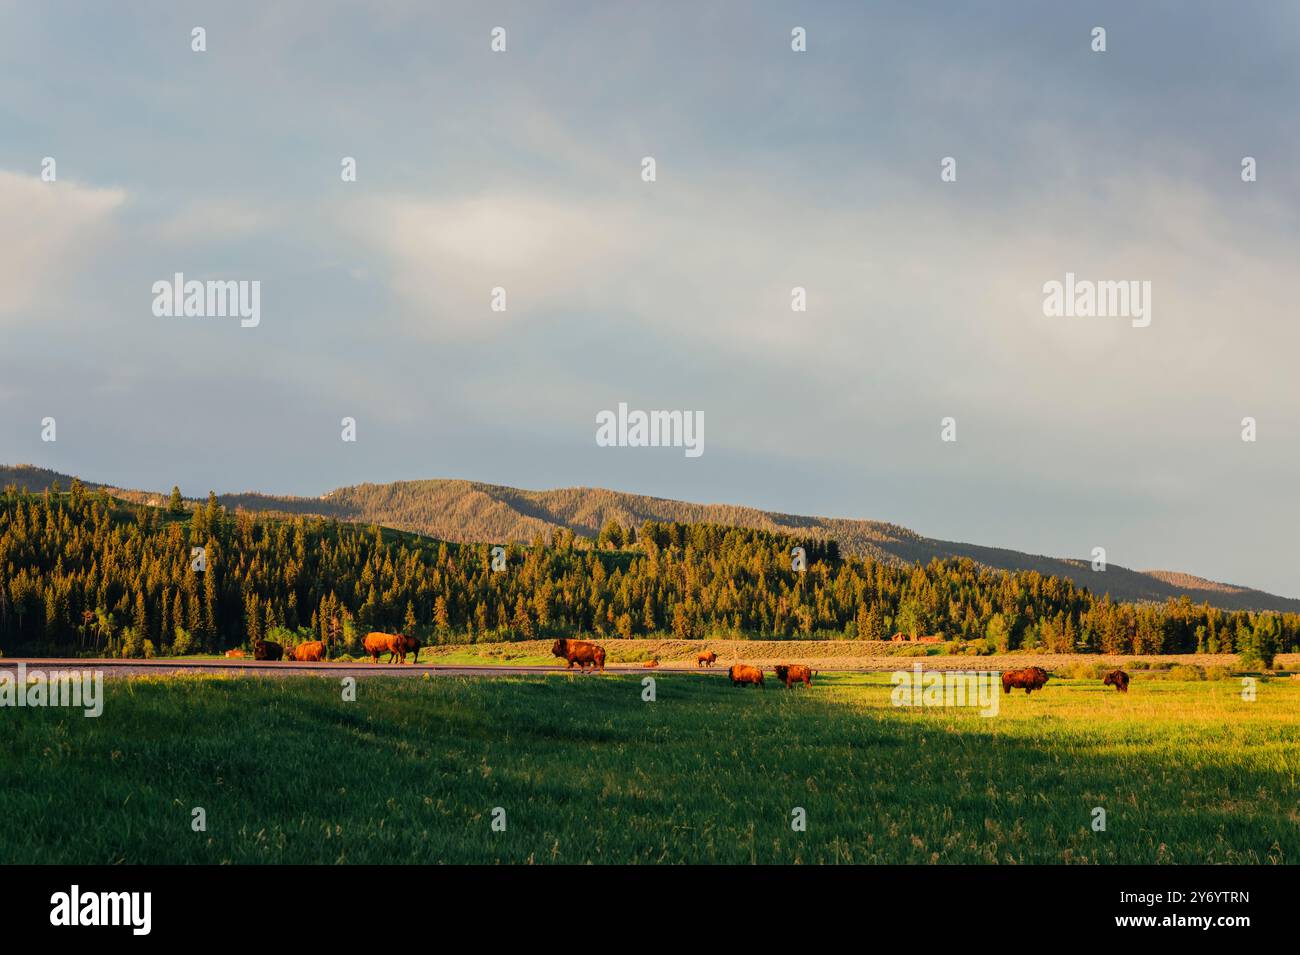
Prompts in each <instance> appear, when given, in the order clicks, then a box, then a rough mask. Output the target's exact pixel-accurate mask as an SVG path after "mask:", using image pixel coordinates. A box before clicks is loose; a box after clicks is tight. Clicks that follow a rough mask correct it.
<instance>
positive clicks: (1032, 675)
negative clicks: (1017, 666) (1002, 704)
mask: <svg viewBox="0 0 1300 955" xmlns="http://www.w3.org/2000/svg"><path fill="white" fill-rule="evenodd" d="M1047 676H1048V673H1047V671H1046V670H1044V669H1043V668H1042V667H1026V668H1025V669H1023V670H1005V671H1003V673H1002V689H1003V691H1004V692H1006V693H1010V692H1011V690H1012V688H1013V687H1019V688H1021V689H1023V690H1024V691H1025V696H1028V695H1029V694H1030V693H1032V692H1033V691H1034V690H1041V689H1042V688H1043V686H1044V685H1046V683H1047Z"/></svg>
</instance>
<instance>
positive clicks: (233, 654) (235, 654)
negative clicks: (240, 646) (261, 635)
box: [226, 650, 248, 659]
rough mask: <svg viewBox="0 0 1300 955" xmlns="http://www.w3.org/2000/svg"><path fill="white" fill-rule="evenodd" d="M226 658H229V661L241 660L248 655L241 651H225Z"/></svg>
mask: <svg viewBox="0 0 1300 955" xmlns="http://www.w3.org/2000/svg"><path fill="white" fill-rule="evenodd" d="M226 656H228V657H230V658H231V659H242V658H244V657H246V656H248V654H247V653H245V652H244V651H243V650H227V651H226Z"/></svg>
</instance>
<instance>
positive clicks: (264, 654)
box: [253, 640, 284, 660]
mask: <svg viewBox="0 0 1300 955" xmlns="http://www.w3.org/2000/svg"><path fill="white" fill-rule="evenodd" d="M282 656H284V647H282V646H280V644H278V643H273V642H271V641H270V640H258V641H257V642H256V643H255V644H253V659H254V660H278V659H280V658H281V657H282Z"/></svg>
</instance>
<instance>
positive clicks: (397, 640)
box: [388, 633, 420, 663]
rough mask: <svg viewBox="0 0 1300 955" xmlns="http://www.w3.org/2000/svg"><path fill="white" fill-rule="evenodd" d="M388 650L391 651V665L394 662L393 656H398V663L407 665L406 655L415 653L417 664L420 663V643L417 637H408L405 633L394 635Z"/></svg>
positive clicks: (389, 656) (389, 658) (389, 659)
mask: <svg viewBox="0 0 1300 955" xmlns="http://www.w3.org/2000/svg"><path fill="white" fill-rule="evenodd" d="M388 650H389V655H388V662H389V663H392V662H393V654H396V655H397V662H398V663H405V662H406V655H407V654H408V653H414V654H415V662H416V663H419V662H420V641H419V640H417V639H416V638H415V637H412V636H408V635H407V634H405V633H395V634H393V639H392V641H391V642H390V643H389V645H388Z"/></svg>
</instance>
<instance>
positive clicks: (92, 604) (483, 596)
mask: <svg viewBox="0 0 1300 955" xmlns="http://www.w3.org/2000/svg"><path fill="white" fill-rule="evenodd" d="M195 548H203V550H202V552H201V553H200V552H196V551H195ZM796 548H802V549H803V553H802V554H799V553H798V552H796ZM502 558H504V566H503V569H493V568H494V564H495V566H497V567H499V568H500V567H502ZM798 564H802V565H803V566H805V567H806V569H805V570H803V571H800V570H797V569H795V567H796V565H798ZM370 630H388V631H396V630H401V631H405V632H410V633H415V634H418V635H420V636H421V637H422V638H423V639H424V640H426V641H428V642H448V643H460V642H466V641H470V640H484V641H486V640H510V639H528V638H533V637H539V636H550V635H573V634H588V635H595V636H597V637H638V636H646V635H652V634H653V635H655V636H658V637H663V636H669V635H671V636H674V637H678V638H699V637H706V636H717V637H724V636H725V637H765V638H771V637H773V636H776V637H799V638H818V637H823V638H845V637H847V638H856V639H861V640H884V639H888V637H889V636H890V635H892V634H893V633H895V632H902V633H907V634H915V635H921V634H924V635H935V634H940V635H942V636H944V637H945V638H946V639H949V640H961V641H966V642H967V646H968V648H970V647H974V648H978V649H979V650H981V651H983V650H989V651H993V650H1000V651H1005V650H1014V649H1035V650H1042V651H1047V652H1075V651H1102V652H1107V653H1162V652H1165V653H1175V652H1177V653H1182V652H1193V651H1204V652H1211V653H1214V652H1239V651H1243V650H1250V649H1252V648H1256V649H1258V650H1261V651H1263V652H1266V653H1268V655H1269V656H1271V654H1272V653H1273V652H1285V651H1288V650H1291V649H1294V648H1297V646H1300V615H1297V614H1292V613H1286V614H1278V613H1273V612H1244V611H1238V612H1230V611H1223V610H1217V609H1213V608H1210V607H1209V606H1207V605H1200V606H1197V605H1193V604H1192V603H1191V601H1190V600H1189V599H1188V598H1186V597H1184V598H1182V599H1181V600H1170V601H1168V602H1166V603H1164V604H1154V603H1148V604H1127V603H1116V602H1113V601H1111V600H1110V599H1109V598H1098V597H1094V596H1093V595H1092V594H1091V593H1089V591H1088V590H1086V589H1084V588H1082V587H1079V586H1078V585H1076V584H1074V583H1072V582H1071V581H1069V580H1065V579H1062V578H1058V577H1044V576H1042V575H1041V574H1039V573H1037V572H1034V571H1017V572H1006V571H993V570H989V569H987V568H981V567H980V566H978V565H977V564H976V563H975V562H973V561H971V560H969V559H965V558H962V559H946V560H934V561H932V562H931V563H929V564H928V565H926V566H913V567H899V566H896V565H894V564H887V563H883V562H880V561H876V560H874V559H871V558H868V557H844V556H841V555H840V553H839V548H838V546H837V545H836V543H835V542H834V541H828V540H825V539H808V540H803V539H800V538H798V537H794V536H789V535H782V534H775V533H771V532H768V531H763V530H755V529H749V528H738V527H723V526H719V525H716V524H681V523H655V522H649V521H647V522H646V523H645V524H643V525H642V526H641V527H639V528H635V529H633V528H625V527H622V526H620V525H619V524H617V523H615V522H611V523H609V524H608V525H606V527H605V528H604V530H602V531H601V533H600V534H599V536H598V537H597V538H596V539H595V540H594V541H590V540H584V539H582V538H579V537H576V536H575V535H574V533H573V532H572V531H571V530H557V531H554V532H553V533H552V534H551V535H550V539H549V540H546V541H543V540H542V539H541V538H540V537H539V538H538V539H536V540H535V541H534V542H533V543H532V545H531V546H522V545H518V544H514V545H503V547H502V548H501V550H500V551H498V552H497V553H496V554H495V555H494V552H493V548H492V546H491V545H489V544H455V543H448V542H444V541H438V540H435V539H432V538H429V537H423V536H420V535H417V534H413V533H405V532H399V531H394V530H390V529H386V528H380V527H377V526H371V527H366V526H364V525H355V524H346V523H344V524H340V523H338V522H335V521H332V520H326V519H322V518H316V517H310V518H309V517H301V516H299V517H270V516H255V515H252V514H249V513H247V512H239V513H237V514H235V515H233V516H232V515H231V514H229V513H228V512H227V511H226V509H225V508H223V507H222V506H221V505H220V504H219V503H218V501H217V499H216V497H215V496H211V495H210V496H209V498H208V502H207V504H206V505H198V506H193V505H188V504H186V503H184V502H183V501H181V499H180V497H179V495H178V494H177V495H174V496H173V499H172V502H171V503H170V505H167V506H164V507H151V506H147V505H142V504H131V503H127V502H125V501H122V500H120V499H117V498H113V497H111V496H109V494H108V493H107V491H105V490H102V489H101V490H98V491H89V490H87V489H86V488H84V487H83V486H82V485H80V484H79V483H77V482H74V483H73V485H72V488H71V490H70V491H68V492H60V491H58V490H57V489H47V490H46V491H45V492H44V493H42V494H32V493H29V492H27V491H25V490H17V489H14V488H10V489H8V490H5V491H4V492H3V493H0V650H3V651H4V652H5V653H7V654H10V655H13V654H15V653H37V652H42V653H53V654H75V653H92V652H93V653H100V654H102V653H110V654H119V655H125V656H138V655H147V654H153V653H157V654H160V655H161V654H166V653H182V652H198V651H208V652H211V651H220V650H223V649H225V648H228V647H233V646H236V645H240V644H244V643H246V642H248V641H249V640H250V639H252V638H256V637H262V636H272V637H273V638H274V637H279V638H280V639H288V640H290V641H292V640H295V639H300V638H302V637H307V636H310V637H312V638H320V639H323V640H325V641H326V642H327V643H328V644H329V645H330V646H331V648H332V649H331V652H332V653H343V652H351V653H356V652H357V651H358V649H359V644H360V639H361V637H362V636H363V635H364V634H365V633H367V632H368V631H370Z"/></svg>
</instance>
